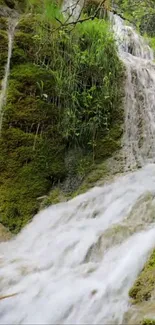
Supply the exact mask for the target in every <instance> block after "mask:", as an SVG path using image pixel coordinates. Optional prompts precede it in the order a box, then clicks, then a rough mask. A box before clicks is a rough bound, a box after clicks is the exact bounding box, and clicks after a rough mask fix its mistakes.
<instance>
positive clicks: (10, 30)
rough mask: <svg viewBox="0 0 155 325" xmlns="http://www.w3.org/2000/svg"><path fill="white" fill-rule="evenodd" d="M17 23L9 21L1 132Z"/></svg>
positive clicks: (0, 103) (0, 104) (0, 95)
mask: <svg viewBox="0 0 155 325" xmlns="http://www.w3.org/2000/svg"><path fill="white" fill-rule="evenodd" d="M16 25H17V21H16V20H13V19H11V20H10V21H9V23H8V58H7V63H6V67H5V75H4V78H3V80H2V85H1V92H0V133H1V129H2V122H3V113H4V112H3V107H4V106H5V104H6V95H7V85H8V78H9V73H10V61H11V55H12V46H13V38H14V31H15V27H16Z"/></svg>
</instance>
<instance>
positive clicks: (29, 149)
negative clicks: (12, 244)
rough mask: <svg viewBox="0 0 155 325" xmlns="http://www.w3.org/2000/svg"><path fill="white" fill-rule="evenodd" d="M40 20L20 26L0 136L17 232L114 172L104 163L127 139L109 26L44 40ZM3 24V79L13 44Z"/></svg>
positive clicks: (6, 198)
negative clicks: (45, 209) (123, 138)
mask: <svg viewBox="0 0 155 325" xmlns="http://www.w3.org/2000/svg"><path fill="white" fill-rule="evenodd" d="M19 2H21V4H22V1H17V2H16V3H15V8H17V7H18V5H19ZM20 8H21V7H20V6H19V9H20ZM38 17H39V15H31V14H24V15H23V16H21V19H20V21H19V24H18V26H17V27H16V33H15V38H14V47H13V53H12V59H11V73H10V80H9V88H8V97H7V105H6V107H5V112H4V119H3V129H2V136H1V138H0V175H1V177H0V222H2V223H3V225H5V226H7V227H8V228H9V229H10V230H11V231H12V232H14V233H17V232H18V231H19V230H20V229H21V228H22V227H23V226H24V225H25V224H26V223H27V222H29V220H31V218H32V217H33V215H34V214H35V213H36V212H37V211H38V209H39V208H40V207H41V208H42V207H44V206H47V205H49V204H55V203H58V202H59V201H61V200H66V199H68V198H70V197H72V196H75V195H76V194H79V193H81V192H84V191H86V190H87V189H88V188H90V187H92V186H93V185H94V184H95V183H96V182H97V181H98V180H99V179H100V178H103V179H105V178H106V177H107V176H108V175H109V169H108V168H107V165H106V163H104V162H103V161H104V159H105V158H107V157H108V156H111V155H113V153H114V151H115V150H117V149H119V148H120V138H121V134H122V133H121V132H122V131H121V123H122V119H123V114H122V106H121V103H122V98H121V96H120V94H121V89H120V84H121V82H122V66H121V63H120V61H119V59H118V57H117V54H116V48H115V45H114V40H113V39H112V37H111V36H110V37H109V30H108V27H107V24H106V23H104V22H102V25H103V26H101V24H100V23H99V22H98V21H96V22H93V23H92V24H93V26H90V25H89V24H88V26H85V28H86V31H83V30H82V29H81V30H80V27H78V26H77V29H74V31H75V34H74V31H73V34H72V33H69V34H68V33H65V32H64V33H63V32H62V31H61V32H60V33H55V34H53V33H50V34H48V33H47V32H46V34H45V38H44V32H43V31H42V33H43V35H40V33H39V27H40V25H39V24H40V21H39V18H38ZM5 23H6V21H1V25H2V29H3V30H0V46H1V50H2V57H1V59H0V69H2V74H1V76H2V75H3V73H4V67H5V63H6V59H7V47H8V37H7V33H6V31H5ZM95 23H96V27H95V26H94V24H95ZM37 24H38V29H37ZM82 28H83V27H82ZM100 28H102V31H101V30H100ZM94 31H95V35H96V36H94ZM102 32H103V33H102ZM79 33H80V34H79ZM79 35H81V37H80V42H79V43H77V41H76V39H79ZM77 36H78V37H77ZM95 37H96V39H95ZM98 38H100V39H101V40H102V42H98ZM94 42H96V43H94ZM92 44H93V47H92ZM94 44H95V45H94ZM99 44H102V46H100V47H99V48H98V50H97V51H96V46H99ZM103 45H104V46H103ZM103 47H104V49H103ZM103 52H104V55H103ZM96 53H98V55H96ZM109 56H110V57H111V61H110V60H109ZM0 78H1V77H0ZM109 84H110V87H109ZM74 112H76V114H74ZM98 120H99V123H98ZM106 120H107V121H108V125H105V124H106V123H105V121H106ZM96 121H97V122H96ZM95 123H97V124H95ZM94 125H95V126H96V133H95V146H94V142H93V139H94V138H93V135H94V131H93V130H94ZM93 151H94V152H93ZM101 162H103V163H101Z"/></svg>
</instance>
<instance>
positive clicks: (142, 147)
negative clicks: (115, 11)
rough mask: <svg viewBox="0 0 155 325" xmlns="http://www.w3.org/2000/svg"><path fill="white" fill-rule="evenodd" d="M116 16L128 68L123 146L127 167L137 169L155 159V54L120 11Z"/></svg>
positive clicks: (117, 33) (118, 34) (124, 60)
mask: <svg viewBox="0 0 155 325" xmlns="http://www.w3.org/2000/svg"><path fill="white" fill-rule="evenodd" d="M112 20H113V22H114V25H113V28H114V32H115V35H116V39H117V42H118V48H119V53H120V57H121V59H122V61H123V62H124V65H125V67H126V72H127V78H126V89H125V90H126V98H125V115H126V116H125V132H124V138H123V150H124V157H125V162H126V163H125V165H126V169H133V168H135V167H141V166H143V165H144V164H145V163H146V162H148V160H149V161H150V162H154V161H155V64H154V63H153V62H152V61H153V58H154V55H153V51H152V49H151V48H150V47H149V46H148V45H147V44H146V43H145V41H144V40H143V38H142V37H141V36H139V35H138V34H137V33H136V32H135V30H134V29H133V28H132V27H131V26H127V25H125V24H124V22H123V20H122V19H121V18H120V17H118V16H117V15H112Z"/></svg>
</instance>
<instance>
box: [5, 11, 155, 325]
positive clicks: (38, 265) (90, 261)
mask: <svg viewBox="0 0 155 325" xmlns="http://www.w3.org/2000/svg"><path fill="white" fill-rule="evenodd" d="M113 19H114V30H115V35H116V38H117V42H118V47H119V52H120V57H121V59H122V60H123V62H124V64H125V66H126V70H127V75H126V98H125V111H126V118H125V133H124V139H123V147H124V148H123V149H124V155H125V158H126V166H127V168H134V167H135V166H137V165H140V166H141V165H142V168H141V169H139V170H136V171H132V172H128V173H126V175H122V176H119V177H116V179H114V180H113V182H111V183H108V184H105V185H103V186H100V187H94V188H93V189H92V190H90V191H89V192H87V193H85V194H83V195H80V196H78V197H76V198H74V199H72V200H70V201H68V202H65V203H60V204H57V205H53V206H51V207H49V208H47V209H45V210H44V211H42V212H40V213H39V214H38V215H36V216H35V217H34V218H33V220H32V222H31V223H30V224H29V225H27V226H26V227H25V228H24V229H23V230H22V232H21V233H20V234H19V235H18V236H17V237H15V238H13V239H12V240H11V241H9V242H6V243H1V244H0V266H1V267H0V324H24V325H25V324H29V325H30V324H68V325H69V324H106V325H107V324H111V325H112V324H115V325H116V324H117V325H118V324H123V319H124V315H125V313H126V312H127V311H128V309H129V307H130V301H129V297H128V292H129V289H130V288H131V286H132V285H133V283H134V281H135V279H136V277H137V276H138V274H139V272H140V271H141V270H142V268H143V266H144V263H145V261H146V260H147V258H148V256H149V255H150V253H151V251H152V249H153V248H154V247H155V164H153V160H154V157H155V155H154V145H155V141H154V126H155V118H154V105H155V87H154V86H155V73H154V68H155V67H154V64H153V62H152V59H153V53H152V51H151V49H150V48H149V47H148V45H147V44H146V43H145V42H144V40H143V39H142V38H141V37H140V36H139V35H138V34H137V33H136V32H135V31H134V29H133V28H132V27H130V26H125V25H124V22H123V21H122V20H120V18H119V17H117V16H115V17H114V18H113ZM151 162H152V163H151Z"/></svg>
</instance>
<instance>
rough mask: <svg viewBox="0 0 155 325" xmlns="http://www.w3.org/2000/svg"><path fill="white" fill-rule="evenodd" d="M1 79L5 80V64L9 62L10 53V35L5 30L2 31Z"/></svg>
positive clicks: (0, 35) (0, 33) (0, 36)
mask: <svg viewBox="0 0 155 325" xmlns="http://www.w3.org/2000/svg"><path fill="white" fill-rule="evenodd" d="M0 52H1V56H0V79H2V78H3V75H4V69H5V64H6V61H7V53H8V35H7V32H6V31H4V30H0Z"/></svg>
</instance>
